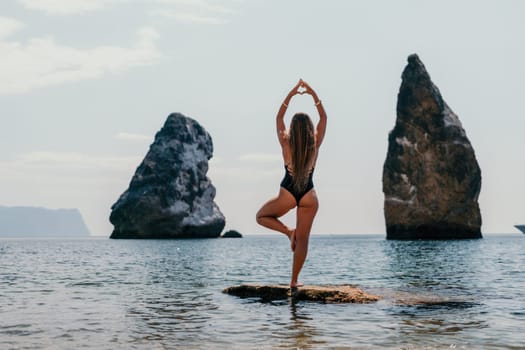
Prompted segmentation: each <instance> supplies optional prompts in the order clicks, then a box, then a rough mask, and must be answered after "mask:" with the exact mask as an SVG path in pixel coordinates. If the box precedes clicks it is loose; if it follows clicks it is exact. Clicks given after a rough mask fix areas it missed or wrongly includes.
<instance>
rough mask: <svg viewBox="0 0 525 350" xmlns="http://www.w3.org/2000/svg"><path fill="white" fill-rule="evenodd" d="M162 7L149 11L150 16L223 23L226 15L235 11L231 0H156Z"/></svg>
mask: <svg viewBox="0 0 525 350" xmlns="http://www.w3.org/2000/svg"><path fill="white" fill-rule="evenodd" d="M157 3H159V4H162V5H164V7H161V8H157V9H154V10H152V11H151V12H150V14H151V15H152V16H159V17H166V18H171V19H175V20H176V21H179V22H185V23H196V24H223V23H227V16H228V15H231V14H233V13H235V10H233V9H232V8H231V7H229V6H226V5H223V4H224V3H227V4H230V5H231V4H232V3H233V1H232V0H227V1H223V2H222V3H223V4H218V3H217V2H211V1H206V0H157Z"/></svg>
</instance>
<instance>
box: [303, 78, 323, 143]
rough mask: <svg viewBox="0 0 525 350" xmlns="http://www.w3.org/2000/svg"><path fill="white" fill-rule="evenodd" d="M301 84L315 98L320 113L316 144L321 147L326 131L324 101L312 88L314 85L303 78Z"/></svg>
mask: <svg viewBox="0 0 525 350" xmlns="http://www.w3.org/2000/svg"><path fill="white" fill-rule="evenodd" d="M301 85H302V86H304V88H305V89H306V93H307V94H310V95H311V96H312V98H313V99H314V104H315V107H316V108H317V112H318V113H319V122H318V123H317V128H316V131H315V135H316V146H317V147H318V148H319V147H320V146H321V143H323V139H324V134H325V133H326V119H327V118H326V111H325V110H324V107H323V103H322V101H321V100H320V99H319V96H317V93H316V92H315V91H314V89H312V87H311V86H310V85H308V83H307V82H305V81H303V80H302V81H301Z"/></svg>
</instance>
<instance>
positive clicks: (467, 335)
mask: <svg viewBox="0 0 525 350" xmlns="http://www.w3.org/2000/svg"><path fill="white" fill-rule="evenodd" d="M290 265H291V254H290V251H289V246H288V242H287V240H286V239H285V237H281V236H278V235H276V236H268V237H246V238H243V239H241V240H197V241H184V240H182V241H113V240H105V239H104V240H71V241H60V240H41V241H38V240H0V266H1V269H0V348H2V349H3V348H16V349H18V348H31V349H42V348H43V349H46V348H59V349H62V348H64V349H65V348H68V349H69V348H82V347H85V348H92V349H178V348H185V349H209V348H219V349H231V348H233V349H267V348H284V349H290V348H292V349H316V348H349V347H351V348H363V347H364V348H366V347H372V348H410V349H416V348H449V347H456V348H469V349H470V348H509V347H512V346H514V347H517V348H519V347H525V341H524V339H523V337H522V334H521V331H520V329H521V328H522V327H521V326H522V325H523V324H525V295H524V293H523V290H524V289H525V275H524V273H523V266H525V239H523V237H521V236H519V239H518V238H515V237H492V238H490V237H489V238H485V239H483V240H473V241H450V242H439V241H413V242H398V241H386V240H384V239H383V238H382V237H377V236H376V237H337V236H334V237H319V236H317V237H316V236H313V237H312V240H311V248H310V252H309V257H308V260H307V263H306V265H305V268H304V271H303V275H302V279H303V282H305V283H308V284H329V283H331V284H344V283H350V284H358V285H360V286H361V287H362V288H364V289H368V290H370V291H371V292H374V293H377V294H379V295H381V296H383V297H384V299H383V300H381V301H379V302H378V303H375V304H369V305H332V304H326V305H325V304H318V303H309V302H297V303H292V302H290V301H289V300H282V301H276V302H266V303H261V302H260V301H257V300H255V299H239V298H236V297H232V296H230V295H226V294H222V293H221V291H222V289H223V288H225V287H227V286H229V285H234V284H239V283H253V282H257V283H287V281H288V279H289V273H290Z"/></svg>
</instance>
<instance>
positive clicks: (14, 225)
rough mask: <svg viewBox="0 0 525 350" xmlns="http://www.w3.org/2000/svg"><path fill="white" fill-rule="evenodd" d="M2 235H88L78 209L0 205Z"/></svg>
mask: <svg viewBox="0 0 525 350" xmlns="http://www.w3.org/2000/svg"><path fill="white" fill-rule="evenodd" d="M0 235H2V236H17V237H28V236H37V237H38V236H47V237H50V236H56V237H78V236H89V230H88V228H87V226H86V224H85V223H84V219H82V215H81V214H80V211H78V209H47V208H39V207H5V206H0Z"/></svg>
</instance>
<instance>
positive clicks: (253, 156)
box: [239, 153, 283, 163]
mask: <svg viewBox="0 0 525 350" xmlns="http://www.w3.org/2000/svg"><path fill="white" fill-rule="evenodd" d="M282 159H283V157H282V155H280V154H277V153H247V154H243V155H241V156H239V160H240V161H242V162H256V163H273V162H278V161H282Z"/></svg>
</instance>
